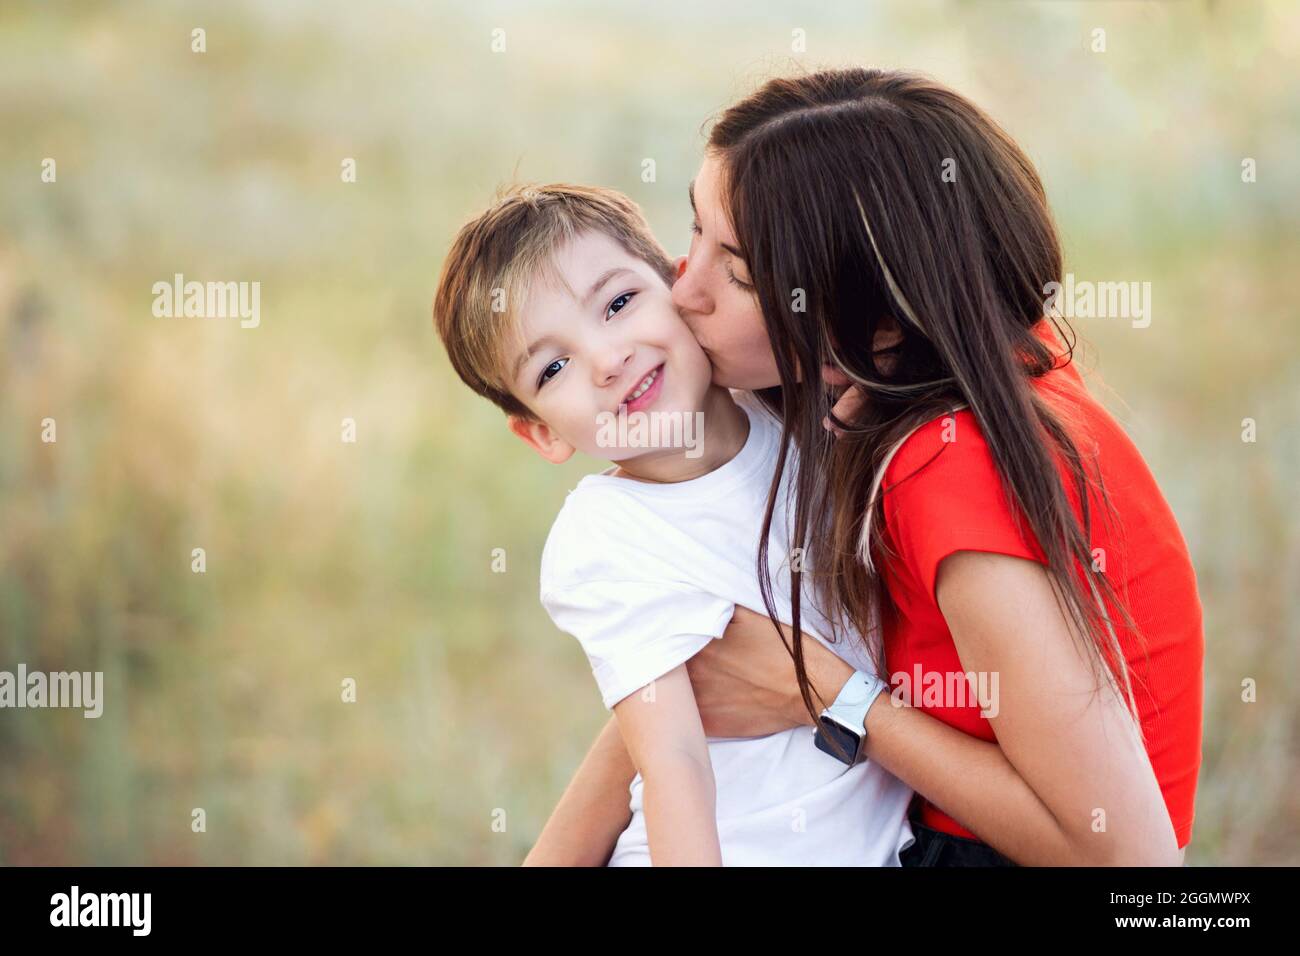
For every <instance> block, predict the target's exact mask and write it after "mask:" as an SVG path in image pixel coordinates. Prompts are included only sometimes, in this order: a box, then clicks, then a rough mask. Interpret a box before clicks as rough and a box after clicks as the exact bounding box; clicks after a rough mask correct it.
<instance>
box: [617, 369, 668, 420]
mask: <svg viewBox="0 0 1300 956" xmlns="http://www.w3.org/2000/svg"><path fill="white" fill-rule="evenodd" d="M652 374H653V375H654V377H655V378H654V381H653V382H651V383H650V387H649V388H647V389H646V390H645V391H644V392H642V393H641V394H640V395H638V396H637V397H636V398H630V399H628V400H627V401H626V402H624V403H623V406H624V407H625V408H626V409H627V410H628V411H629V412H639V411H641V410H642V409H644V408H648V407H649V406H650V404H651V403H652V402H654V400H655V399H656V398H658V397H659V393H660V392H662V391H663V389H664V367H663V366H662V365H660V366H659V367H658V368H656V369H653V370H652ZM642 381H645V380H644V379H642ZM640 386H641V382H637V388H640ZM632 391H633V392H635V391H636V388H634V389H632Z"/></svg>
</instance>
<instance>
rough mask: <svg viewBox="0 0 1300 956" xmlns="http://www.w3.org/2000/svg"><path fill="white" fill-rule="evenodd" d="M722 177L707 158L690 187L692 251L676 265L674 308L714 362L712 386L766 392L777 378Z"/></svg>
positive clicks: (777, 382) (717, 164) (713, 161)
mask: <svg viewBox="0 0 1300 956" xmlns="http://www.w3.org/2000/svg"><path fill="white" fill-rule="evenodd" d="M721 172H722V164H721V161H720V160H719V159H717V158H716V157H714V156H706V157H705V159H704V164H703V165H702V166H701V167H700V172H699V174H698V175H697V176H696V177H695V182H694V183H692V185H691V206H692V207H693V209H694V211H695V222H694V223H693V228H692V235H691V251H690V254H689V255H688V256H686V258H685V259H683V260H679V261H678V265H677V282H676V283H675V284H674V285H673V304H674V305H676V306H677V308H678V310H679V311H680V312H681V314H682V318H683V319H685V320H686V324H687V325H689V326H690V328H691V331H692V332H694V333H695V337H696V339H698V340H699V343H700V346H701V347H702V348H703V349H704V352H705V354H706V355H708V357H709V361H710V362H712V363H713V384H714V385H722V386H725V387H727V388H743V389H749V390H751V391H752V390H753V389H758V388H771V387H773V386H775V385H780V384H781V376H780V374H779V373H778V372H777V368H776V358H775V357H774V356H773V354H772V343H771V342H770V340H769V339H768V336H767V329H766V327H765V326H764V325H763V313H762V310H761V309H760V308H759V306H758V298H757V297H756V296H755V295H754V289H753V286H751V285H750V282H749V280H750V275H749V266H748V265H747V264H746V262H745V260H744V259H742V258H741V256H740V251H739V248H738V246H737V244H736V237H735V234H734V233H733V232H732V229H731V223H730V221H729V218H728V215H727V211H726V209H725V207H724V204H723V197H722V194H721V191H720V190H721V182H720V176H721Z"/></svg>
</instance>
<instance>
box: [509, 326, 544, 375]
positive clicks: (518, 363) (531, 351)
mask: <svg viewBox="0 0 1300 956" xmlns="http://www.w3.org/2000/svg"><path fill="white" fill-rule="evenodd" d="M553 340H554V339H553V337H552V336H550V335H543V336H542V337H541V338H540V339H538V340H537V341H536V342H534V343H533V344H532V345H530V346H528V348H527V349H525V350H524V353H523V354H522V355H520V356H519V358H517V359H515V367H514V369H513V370H512V371H511V373H510V377H511V378H516V377H518V375H519V370H520V369H521V368H523V367H524V363H525V362H527V361H528V360H529V359H530V358H532V357H533V356H534V355H536V354H537V353H538V352H539V351H541V348H542V346H543V345H546V344H547V343H548V342H551V341H553Z"/></svg>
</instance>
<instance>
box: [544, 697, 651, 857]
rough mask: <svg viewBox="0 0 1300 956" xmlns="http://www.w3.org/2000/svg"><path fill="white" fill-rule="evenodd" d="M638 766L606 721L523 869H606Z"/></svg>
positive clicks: (626, 818) (627, 817)
mask: <svg viewBox="0 0 1300 956" xmlns="http://www.w3.org/2000/svg"><path fill="white" fill-rule="evenodd" d="M635 776H636V764H634V763H632V758H631V757H630V756H628V752H627V747H625V746H624V745H623V737H622V735H621V734H620V733H619V730H618V718H617V717H610V718H609V720H608V721H607V722H606V724H605V726H604V727H603V728H601V731H600V733H599V734H598V735H597V737H596V740H595V742H594V743H593V744H592V745H591V749H590V750H588V751H587V756H586V757H584V758H583V761H582V763H581V764H579V766H578V770H577V772H576V773H575V774H574V776H573V779H572V780H571V781H569V785H568V787H566V788H565V790H564V795H563V796H561V797H560V802H559V803H558V804H556V807H555V810H554V811H552V813H551V817H550V819H549V820H547V821H546V826H544V827H543V828H542V833H541V836H539V837H538V838H537V843H536V844H535V845H534V846H533V848H532V850H530V851H529V853H528V856H526V857H525V858H524V863H523V865H524V866H604V865H605V864H606V863H608V862H609V858H610V856H611V855H612V854H613V852H614V844H615V843H617V842H618V835H619V834H620V833H622V832H623V831H624V830H625V829H627V825H628V823H629V822H630V821H631V819H632V813H631V811H630V810H629V809H628V787H630V786H631V784H632V778H633V777H635Z"/></svg>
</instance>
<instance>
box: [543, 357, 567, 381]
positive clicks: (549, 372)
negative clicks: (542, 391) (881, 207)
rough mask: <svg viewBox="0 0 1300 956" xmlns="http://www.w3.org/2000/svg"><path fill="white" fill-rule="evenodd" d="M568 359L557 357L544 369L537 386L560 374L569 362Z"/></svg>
mask: <svg viewBox="0 0 1300 956" xmlns="http://www.w3.org/2000/svg"><path fill="white" fill-rule="evenodd" d="M568 361H569V360H568V359H556V360H555V361H554V362H552V363H551V364H550V365H548V366H546V368H544V369H542V376H541V378H539V379H538V380H537V387H538V388H541V387H542V386H543V385H545V384H546V383H547V382H549V381H550V380H551V379H552V378H553V377H555V376H556V375H558V374H560V369H562V368H564V366H565V365H566V364H568Z"/></svg>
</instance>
